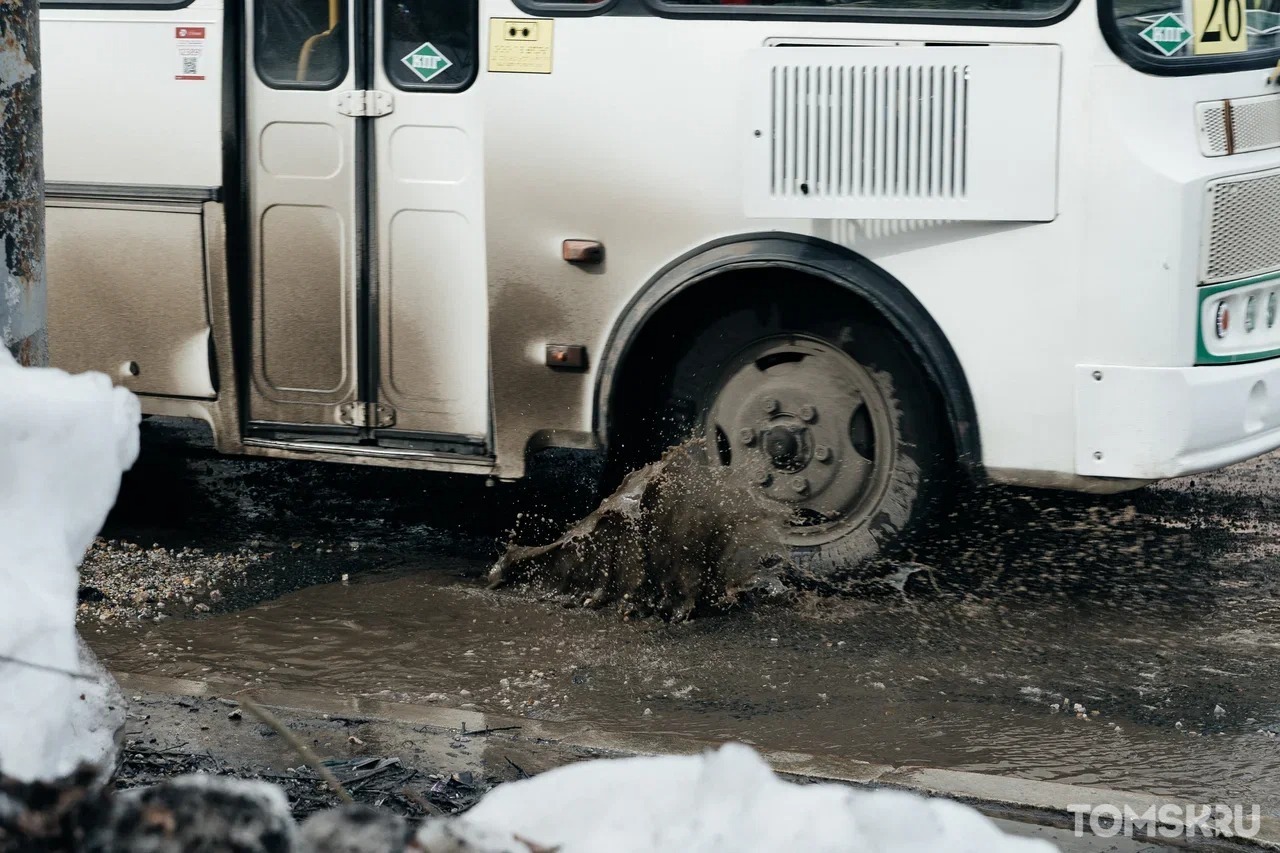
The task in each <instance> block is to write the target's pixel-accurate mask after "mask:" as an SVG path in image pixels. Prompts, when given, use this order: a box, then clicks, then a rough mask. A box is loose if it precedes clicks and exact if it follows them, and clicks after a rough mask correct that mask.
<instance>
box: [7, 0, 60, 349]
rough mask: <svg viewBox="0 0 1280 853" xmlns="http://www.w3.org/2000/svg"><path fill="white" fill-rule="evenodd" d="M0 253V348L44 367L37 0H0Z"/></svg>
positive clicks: (43, 280) (38, 24) (46, 335)
mask: <svg viewBox="0 0 1280 853" xmlns="http://www.w3.org/2000/svg"><path fill="white" fill-rule="evenodd" d="M0 250H3V253H4V257H3V258H0V343H3V344H4V345H5V346H6V347H7V348H8V349H9V352H11V353H13V355H14V356H15V357H17V359H18V362H19V363H21V364H25V365H28V366H34V365H44V364H48V362H49V345H48V333H47V326H46V320H45V267H44V157H43V135H42V130H41V124H40V3H39V0H0Z"/></svg>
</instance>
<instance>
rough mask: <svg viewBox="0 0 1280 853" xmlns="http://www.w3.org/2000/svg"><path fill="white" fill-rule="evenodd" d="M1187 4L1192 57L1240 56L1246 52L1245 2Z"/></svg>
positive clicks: (1218, 0)
mask: <svg viewBox="0 0 1280 853" xmlns="http://www.w3.org/2000/svg"><path fill="white" fill-rule="evenodd" d="M1190 4H1191V20H1192V26H1193V28H1194V29H1193V31H1192V32H1193V37H1192V40H1191V52H1192V53H1194V54H1197V55H1204V54H1214V53H1240V52H1242V51H1245V50H1248V49H1249V31H1248V27H1247V26H1246V19H1245V5H1244V4H1245V0H1190Z"/></svg>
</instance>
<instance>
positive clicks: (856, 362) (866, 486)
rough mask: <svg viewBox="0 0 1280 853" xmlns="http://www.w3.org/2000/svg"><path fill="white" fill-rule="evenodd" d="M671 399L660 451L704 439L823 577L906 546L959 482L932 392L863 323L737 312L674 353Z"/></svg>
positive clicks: (833, 315) (771, 310) (831, 315)
mask: <svg viewBox="0 0 1280 853" xmlns="http://www.w3.org/2000/svg"><path fill="white" fill-rule="evenodd" d="M661 396H662V398H663V399H662V401H661V403H660V408H658V409H657V411H658V412H663V413H665V415H664V421H663V423H664V426H663V427H662V428H661V430H660V432H662V433H665V435H663V436H661V439H660V441H659V444H660V445H661V446H662V447H665V446H668V445H670V444H674V443H678V442H679V441H680V440H682V439H684V438H687V437H688V436H690V435H700V436H703V437H704V438H705V447H706V455H707V461H708V464H710V465H713V466H715V465H719V466H722V467H724V468H727V469H729V471H728V473H729V474H730V475H732V476H734V477H735V478H736V480H737V482H738V483H739V484H740V486H741V487H742V488H744V489H746V490H747V491H749V492H750V493H751V494H752V496H753V497H754V498H755V499H756V500H760V501H761V503H762V504H763V505H764V506H766V507H770V508H772V509H780V510H781V512H778V513H770V515H773V516H779V519H778V521H777V522H774V523H773V525H774V526H773V529H774V530H775V531H776V533H777V537H778V542H779V544H780V545H782V546H783V547H784V548H785V550H786V551H788V552H789V554H790V556H791V559H792V562H793V563H794V564H795V566H796V567H797V568H798V569H800V570H801V571H802V572H803V573H805V574H808V575H811V576H813V577H814V578H816V579H819V580H821V579H830V578H835V577H838V576H842V575H853V574H858V573H859V572H858V570H859V569H860V568H862V567H863V566H864V565H865V564H866V563H867V562H868V561H870V560H873V559H875V558H877V557H882V556H890V555H892V554H893V553H894V552H895V551H898V550H900V549H901V548H902V547H903V546H905V545H907V544H909V543H910V542H911V540H912V539H913V538H915V537H916V536H917V535H918V533H919V532H920V531H921V530H922V528H923V527H924V526H925V525H926V523H927V521H928V519H929V517H930V515H931V514H932V512H933V510H934V509H935V508H936V507H937V506H938V505H939V504H940V503H941V501H942V499H943V497H944V495H945V493H946V492H947V491H948V489H949V485H950V483H951V482H952V478H951V474H950V470H951V466H950V465H949V463H948V457H947V453H946V449H945V448H947V447H948V446H949V429H948V427H947V420H946V417H945V415H944V413H943V409H942V406H941V404H940V402H939V400H938V396H937V394H936V393H935V390H934V388H933V386H932V384H931V383H930V382H929V380H928V379H927V377H926V376H925V374H924V373H923V371H922V370H921V369H920V367H919V365H918V363H917V361H916V360H915V358H914V357H913V355H912V353H911V351H910V350H909V348H908V347H907V345H906V344H905V343H904V342H903V341H902V340H901V339H900V338H899V337H898V335H897V334H895V333H894V332H893V331H892V330H891V329H889V328H888V327H886V326H885V325H884V324H882V323H880V322H876V321H875V320H871V319H867V318H865V317H858V316H841V314H840V312H836V311H831V310H828V311H827V312H825V313H824V312H823V311H821V310H815V309H812V308H804V307H792V308H790V309H788V308H786V307H784V306H779V305H771V306H769V307H767V308H741V309H737V310H732V311H730V312H729V313H727V314H724V315H722V316H720V317H719V318H717V319H716V320H714V321H712V322H711V323H710V324H709V325H708V326H706V327H705V328H704V329H703V331H702V332H701V333H700V334H698V335H696V337H695V338H694V339H693V341H692V343H691V345H690V346H689V347H688V348H687V350H685V351H684V353H683V355H681V356H680V357H678V358H677V359H676V361H675V363H674V366H673V368H672V370H671V372H670V374H669V376H668V377H667V382H666V384H665V389H664V391H663V393H662V395H661ZM659 449H661V448H659ZM783 517H785V520H783Z"/></svg>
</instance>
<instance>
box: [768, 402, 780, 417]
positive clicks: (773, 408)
mask: <svg viewBox="0 0 1280 853" xmlns="http://www.w3.org/2000/svg"><path fill="white" fill-rule="evenodd" d="M780 408H782V404H781V403H779V402H778V401H777V400H766V401H765V403H764V413H765V414H766V415H772V414H774V413H775V412H777V411H778V409H780Z"/></svg>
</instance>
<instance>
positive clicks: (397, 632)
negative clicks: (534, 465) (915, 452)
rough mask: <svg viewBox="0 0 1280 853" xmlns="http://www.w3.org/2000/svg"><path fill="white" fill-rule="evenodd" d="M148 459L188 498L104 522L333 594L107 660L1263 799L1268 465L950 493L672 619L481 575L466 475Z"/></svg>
mask: <svg viewBox="0 0 1280 853" xmlns="http://www.w3.org/2000/svg"><path fill="white" fill-rule="evenodd" d="M175 458H176V457H175ZM166 465H169V466H170V467H171V468H172V471H170V472H169V474H171V475H172V476H173V477H175V478H176V481H177V483H178V485H177V486H176V487H175V488H169V489H167V490H166V491H163V492H162V493H163V494H165V495H166V496H167V497H166V501H167V502H168V503H169V504H170V505H172V504H174V497H173V496H174V495H175V493H176V494H178V495H182V494H184V493H185V492H184V490H185V491H186V492H189V493H190V494H192V495H195V496H196V497H198V498H199V499H200V500H199V502H196V501H194V500H193V501H192V505H193V506H194V507H195V510H197V511H195V512H194V514H192V513H188V514H187V515H185V516H184V517H183V518H175V520H174V526H173V527H172V529H167V530H166V529H158V528H157V526H156V523H155V521H154V518H152V517H151V516H149V515H146V513H145V512H140V513H139V514H140V516H143V517H145V518H146V520H147V522H146V524H147V526H143V527H139V526H137V525H138V524H139V522H138V521H136V520H135V519H134V518H132V517H129V516H125V517H124V519H123V520H119V519H118V520H117V521H116V522H115V526H114V528H112V529H111V530H109V531H108V534H109V535H111V536H113V537H114V538H116V539H119V540H122V541H124V540H133V541H136V540H137V539H138V537H140V536H145V537H146V539H147V540H150V539H152V538H153V537H154V538H155V539H157V540H158V541H161V542H162V543H163V542H164V541H166V537H168V538H169V539H171V540H173V541H182V542H184V543H185V545H189V546H192V547H200V546H202V547H208V548H215V547H229V546H231V545H236V546H238V545H239V544H241V543H243V542H244V541H245V540H247V539H249V538H254V539H261V540H262V541H268V542H270V543H271V547H272V553H276V552H283V553H286V554H288V555H291V556H290V557H289V559H290V560H291V561H293V562H292V563H289V564H287V565H286V564H280V565H284V566H285V570H280V569H275V570H272V571H276V572H277V573H280V572H281V571H283V573H284V574H285V575H288V576H290V577H292V571H291V570H288V566H289V565H293V564H294V563H301V562H306V561H307V560H306V559H305V556H306V555H308V554H310V553H312V552H316V553H317V554H318V555H319V556H318V557H317V558H316V559H318V560H321V561H323V565H324V567H325V568H324V576H323V577H321V578H320V579H321V580H330V579H335V580H336V579H337V578H339V577H341V576H342V575H347V576H348V582H346V583H342V582H332V583H321V584H319V585H314V586H309V587H305V588H300V589H294V588H291V587H279V586H277V587H271V588H270V589H269V594H263V593H262V589H265V587H263V588H255V589H258V592H256V593H254V595H249V594H246V595H244V596H243V597H240V598H236V597H235V596H231V595H228V596H227V600H224V601H223V602H221V603H220V604H219V605H218V606H217V607H215V608H214V610H215V612H213V613H210V614H207V615H204V616H201V617H199V618H194V619H177V618H172V619H167V620H165V621H161V622H158V623H157V622H155V621H153V620H152V621H136V620H119V621H114V620H113V621H110V622H107V623H101V622H93V621H90V622H87V623H85V625H84V630H85V635H86V639H87V640H89V642H90V644H91V645H93V646H94V647H95V648H96V649H97V651H98V652H99V653H100V654H101V655H103V657H104V658H105V660H106V661H107V662H108V663H109V665H111V666H112V667H113V668H114V669H116V670H117V671H121V672H134V673H148V674H157V675H167V676H175V677H193V678H203V679H210V680H219V681H232V682H234V683H238V684H239V683H242V684H245V685H263V686H270V687H278V688H291V689H302V690H313V691H320V692H326V693H338V694H352V695H363V696H371V697H378V698H383V699H388V700H393V701H401V702H416V703H438V704H441V705H447V706H451V707H468V708H470V707H474V708H475V709H477V710H482V711H491V712H496V713H503V714H515V715H519V714H525V715H529V716H533V717H540V718H547V719H556V720H578V721H586V722H588V723H590V724H592V725H594V726H598V727H599V728H602V729H609V730H615V731H644V732H649V733H664V732H668V733H672V734H679V735H695V736H702V737H709V738H716V739H737V740H744V741H748V742H751V743H755V744H757V745H760V746H762V747H766V748H772V749H781V750H791V751H797V752H808V753H814V754H829V755H836V756H840V757H844V758H852V759H863V760H868V761H876V762H886V763H891V764H896V765H913V764H914V765H927V766H938V767H948V768H954V769H964V770H972V771H978V772H987V773H1004V774H1010V775H1014V776H1021V777H1026V778H1034V779H1041V780H1054V781H1063V782H1073V783H1079V784H1088V785H1101V786H1108V787H1114V788H1122V789H1137V790H1147V791H1151V792H1154V793H1158V794H1166V795H1170V796H1182V797H1187V798H1189V799H1192V800H1196V801H1228V802H1243V803H1254V802H1257V803H1259V804H1262V805H1263V806H1264V807H1265V808H1266V809H1268V810H1269V811H1271V812H1272V813H1280V784H1277V782H1278V781H1280V537H1277V535H1276V534H1277V533H1278V532H1280V458H1276V457H1268V458H1266V459H1263V460H1259V461H1256V462H1254V463H1249V464H1247V465H1244V466H1238V467H1237V468H1235V469H1231V470H1230V471H1228V472H1223V473H1220V474H1215V475H1212V476H1206V477H1199V478H1195V479H1193V480H1184V481H1178V482H1175V483H1170V484H1166V485H1162V486H1159V487H1156V488H1150V489H1147V490H1143V491H1142V492H1138V493H1136V494H1133V495H1127V496H1118V497H1114V498H1089V497H1078V496H1076V497H1073V496H1069V495H1059V494H1052V493H1016V492H1008V493H1006V492H997V493H992V494H984V495H981V496H971V497H969V498H968V499H967V500H966V502H964V503H962V504H961V505H960V506H958V507H957V510H956V512H955V514H954V517H953V518H951V519H947V520H944V522H943V524H942V526H941V527H940V528H939V530H937V531H935V535H934V537H933V538H932V539H931V540H930V541H929V542H928V543H927V544H925V545H924V546H922V547H920V548H918V549H917V550H915V551H913V552H911V553H908V554H906V555H904V556H903V558H902V559H901V560H899V561H897V562H894V563H891V564H885V565H882V566H878V567H877V576H876V577H874V578H872V579H870V580H862V581H857V582H851V583H850V586H849V588H848V589H846V590H844V591H845V592H846V593H847V594H846V595H844V596H831V595H821V596H819V595H815V594H812V593H800V594H796V595H794V596H792V597H790V598H788V599H785V600H779V599H769V600H766V601H763V602H761V603H758V604H756V605H755V606H752V607H748V608H739V609H736V610H734V611H732V612H728V613H721V614H714V615H710V616H703V617H700V618H696V619H694V620H692V621H690V622H684V623H667V622H663V621H660V620H650V619H642V620H630V621H624V620H621V619H619V617H618V615H617V612H616V611H615V610H614V609H612V608H610V609H607V610H603V611H593V610H589V609H584V608H580V607H575V608H566V607H565V606H563V604H564V602H563V600H562V599H563V597H561V596H555V597H554V598H553V597H550V596H548V595H547V594H546V593H545V592H543V591H541V590H538V589H536V588H533V589H530V588H526V587H523V586H522V587H519V588H516V589H502V590H489V589H487V588H486V582H485V573H486V572H487V570H488V569H489V567H490V566H492V564H493V560H494V558H495V557H496V555H497V554H498V553H499V551H500V545H501V530H500V529H496V530H495V528H499V527H500V525H499V524H498V523H497V522H496V521H495V518H497V515H498V513H497V511H496V510H494V511H492V512H491V511H490V509H486V507H492V506H493V505H494V499H493V498H492V497H491V496H487V495H486V494H485V493H484V492H483V491H482V490H480V491H477V492H476V493H475V494H474V495H472V496H471V498H470V499H469V502H464V503H463V504H459V503H458V502H457V500H456V498H457V495H456V494H452V493H449V492H448V490H447V489H446V490H445V494H444V496H443V497H441V492H439V491H436V492H430V491H426V490H425V489H424V490H423V491H422V493H421V496H420V497H418V498H414V497H413V494H410V495H409V497H408V498H406V497H405V495H404V493H401V494H398V495H397V496H396V499H395V500H387V495H388V483H389V482H391V481H390V480H388V479H387V477H388V476H390V475H388V474H386V472H375V474H376V475H375V474H370V473H365V472H359V471H354V472H353V471H351V470H350V469H321V468H319V467H315V468H314V469H308V470H307V471H306V472H301V471H299V473H297V474H296V477H297V478H298V481H297V482H294V481H292V480H290V482H291V483H292V484H293V485H290V486H289V488H286V489H282V488H281V486H280V482H281V473H280V472H281V471H282V470H284V471H285V472H286V473H288V472H291V471H293V469H288V468H286V469H281V468H275V467H270V466H268V465H267V464H266V463H260V462H252V463H245V462H243V461H235V462H230V461H214V460H205V461H199V462H198V463H193V462H191V461H189V460H188V461H183V462H181V463H178V462H172V463H169V462H163V464H159V465H158V467H156V468H154V469H152V470H151V471H150V473H149V474H148V477H149V478H150V479H149V480H148V481H147V486H148V489H149V490H150V489H153V488H155V487H157V486H160V485H163V484H164V482H165V477H166V476H169V474H166V470H167V469H166V468H165V466H166ZM317 472H318V473H317ZM211 476H214V477H216V478H219V479H218V484H217V486H216V487H213V486H209V485H208V484H207V482H206V480H207V478H208V477H211ZM289 476H290V477H293V476H294V475H293V474H289ZM286 479H287V478H286ZM299 482H300V483H302V484H303V485H304V486H305V488H298V487H297V486H298V483H299ZM404 482H405V484H406V485H405V488H406V489H410V488H417V487H416V486H412V487H411V486H409V485H407V484H410V483H416V482H417V481H416V480H409V479H406V480H405V481H404ZM228 483H230V484H231V485H233V486H234V488H232V489H230V490H228V488H227V485H228ZM433 488H434V487H433ZM494 491H496V490H494ZM228 494H230V495H231V498H229V499H228V498H224V497H223V496H225V495H228ZM281 495H285V497H281ZM485 501H488V502H489V503H485ZM370 507H373V508H376V509H377V511H376V512H374V511H371V510H370ZM459 507H464V508H463V509H459ZM466 507H469V509H466ZM472 516H476V517H478V520H477V518H472ZM192 517H195V518H198V519H199V524H197V525H192V524H190V523H188V521H187V520H186V519H189V518H192ZM160 527H163V525H160ZM294 541H297V542H299V543H301V544H300V546H299V547H297V548H294V547H292V542H294ZM350 541H356V542H359V543H361V544H360V547H359V548H356V549H353V548H350V547H349V546H348V543H349V542H350ZM317 543H321V544H319V545H317ZM145 544H147V545H150V542H149V541H148V542H146V543H145ZM317 549H319V550H317ZM274 559H276V558H271V559H264V560H262V561H261V565H265V566H270V565H272V564H273V563H272V560H274ZM261 565H260V564H259V563H255V564H254V567H251V568H250V569H249V570H248V574H250V575H253V574H254V573H255V572H259V573H262V572H265V571H267V570H266V569H262V568H261ZM250 586H252V584H250ZM290 590H292V591H290ZM255 596H256V597H255ZM262 598H266V599H267V600H260V599H262ZM579 603H580V602H579ZM218 610H222V611H224V612H216V611H218ZM1077 705H1079V706H1080V707H1079V709H1077V708H1076V706H1077Z"/></svg>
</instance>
